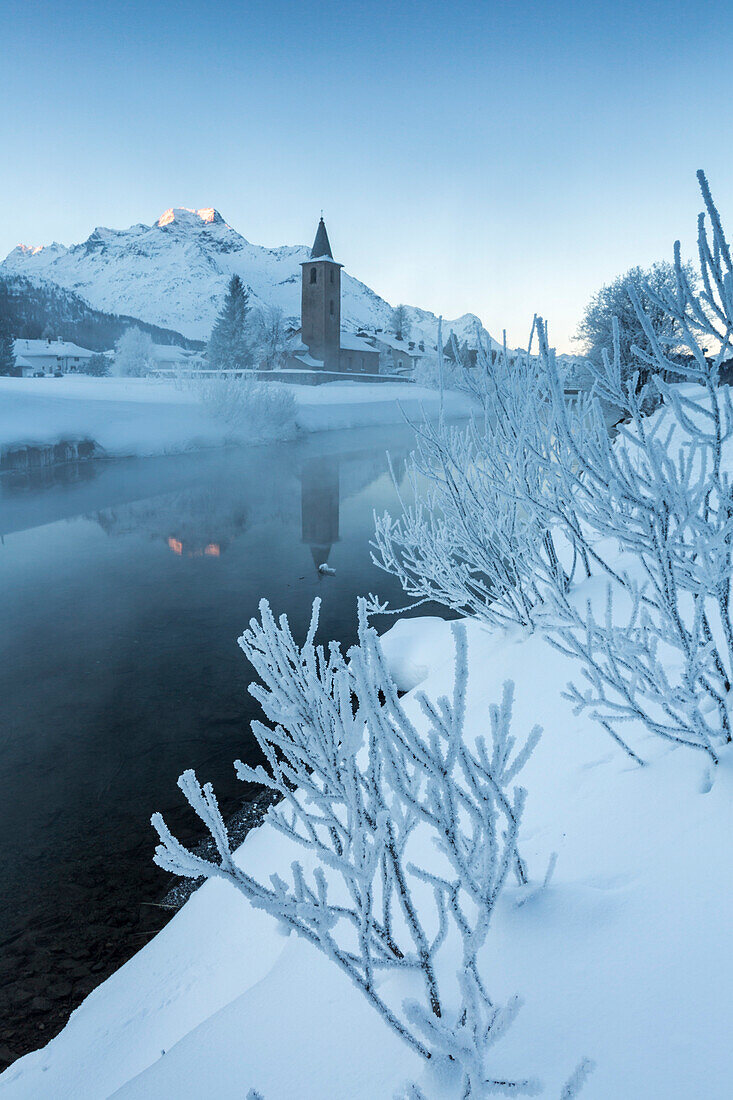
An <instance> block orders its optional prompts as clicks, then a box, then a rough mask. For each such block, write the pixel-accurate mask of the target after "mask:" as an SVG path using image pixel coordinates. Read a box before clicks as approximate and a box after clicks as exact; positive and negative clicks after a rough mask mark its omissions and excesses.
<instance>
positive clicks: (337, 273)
mask: <svg viewBox="0 0 733 1100" xmlns="http://www.w3.org/2000/svg"><path fill="white" fill-rule="evenodd" d="M300 266H301V269H302V273H303V281H302V293H301V299H300V320H301V339H302V341H303V343H304V344H305V345H306V346H307V348H308V351H309V352H310V354H311V355H312V357H313V358H314V359H320V360H322V362H323V367H324V370H333V371H337V370H339V368H340V357H341V268H342V267H343V264H338V263H336V261H335V260H334V258H333V253H332V252H331V245H330V243H329V240H328V233H327V232H326V226H325V224H324V222H323V218H321V220H320V222H319V223H318V231H317V232H316V239H315V241H314V242H313V248H312V249H311V255H310V259H309V260H304V261H303V263H301V265H300Z"/></svg>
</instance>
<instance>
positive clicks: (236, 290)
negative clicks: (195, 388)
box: [206, 275, 252, 370]
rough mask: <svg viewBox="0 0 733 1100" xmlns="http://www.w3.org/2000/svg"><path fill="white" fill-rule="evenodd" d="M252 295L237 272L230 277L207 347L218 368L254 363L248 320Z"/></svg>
mask: <svg viewBox="0 0 733 1100" xmlns="http://www.w3.org/2000/svg"><path fill="white" fill-rule="evenodd" d="M248 314H249V294H248V292H247V290H246V289H245V287H244V286H243V284H242V280H241V279H240V278H239V276H238V275H232V277H231V279H230V280H229V287H228V289H227V295H226V298H225V299H224V305H223V307H222V310H221V313H220V314H219V316H218V317H217V319H216V321H215V322H214V327H213V329H212V331H211V337H210V339H209V344H208V347H207V349H206V354H207V358H208V360H209V365H210V366H212V367H215V368H216V369H218V370H225V369H227V368H235V369H240V370H241V369H246V368H248V367H251V366H252V349H251V347H250V340H249V334H248V331H247V321H248Z"/></svg>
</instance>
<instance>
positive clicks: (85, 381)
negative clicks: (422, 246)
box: [0, 375, 472, 458]
mask: <svg viewBox="0 0 733 1100" xmlns="http://www.w3.org/2000/svg"><path fill="white" fill-rule="evenodd" d="M286 388H287V389H289V390H292V392H293V396H294V399H295V403H296V415H295V431H296V433H298V434H299V433H312V432H320V431H332V430H338V429H344V428H360V427H369V426H372V425H389V424H400V423H402V422H403V421H404V418H405V416H408V417H410V418H416V419H422V418H423V416H427V417H430V418H433V417H437V416H438V415H439V412H440V396H439V394H438V393H437V391H435V390H431V389H426V388H423V387H418V386H414V385H412V384H411V383H408V382H404V383H368V382H364V383H359V382H354V383H350V382H331V383H327V384H326V385H324V386H313V387H311V386H291V387H286ZM471 408H472V406H471V402H470V400H469V398H467V397H466V396H464V395H463V394H459V393H455V392H447V393H446V394H445V402H444V411H445V414H446V415H447V416H451V417H462V416H468V415H470V413H471ZM69 440H74V441H76V440H93V441H94V443H95V444H96V445H97V447H98V448H99V449H101V453H102V454H103V455H106V456H108V457H115V458H117V457H128V456H131V455H139V456H148V455H159V454H172V453H177V452H182V451H191V450H201V449H205V448H208V447H221V446H226V445H232V444H238V445H242V444H244V445H249V444H253V443H261V442H272V439H267V438H266V437H265V438H263V437H262V436H261V435H258V434H257V432H256V430H254V431H253V429H252V428H251V427H250V426H249V425H247V424H245V425H242V426H239V427H236V428H233V427H231V426H230V425H228V424H226V423H224V422H223V421H220V420H218V419H217V418H215V417H214V416H213V415H212V414H211V413H210V412H209V411H208V410H207V409H206V408H205V407H204V406H203V405H202V404H201V402H200V401H199V399H198V395H197V394H196V393H195V392H193V391H192V390H191V389H185V388H182V387H179V386H177V385H176V384H175V383H173V382H169V381H161V380H155V379H146V378H142V379H139V378H124V379H123V378H88V377H80V376H76V377H75V376H70V375H67V376H65V377H64V378H0V454H2V453H3V452H7V451H10V450H18V449H21V448H24V447H43V446H49V445H54V444H57V443H61V442H66V441H69Z"/></svg>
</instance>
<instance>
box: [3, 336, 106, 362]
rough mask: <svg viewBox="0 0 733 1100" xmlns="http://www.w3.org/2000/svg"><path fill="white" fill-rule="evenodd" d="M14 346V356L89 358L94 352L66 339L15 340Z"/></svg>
mask: <svg viewBox="0 0 733 1100" xmlns="http://www.w3.org/2000/svg"><path fill="white" fill-rule="evenodd" d="M14 347H15V354H16V356H18V355H22V356H29V355H30V356H41V355H43V356H47V355H55V356H56V358H58V359H66V358H68V357H70V356H74V357H76V358H79V359H91V357H92V356H93V355H95V354H96V352H93V351H90V350H89V348H80V347H79V345H78V344H72V343H70V342H69V341H68V340H15V341H14Z"/></svg>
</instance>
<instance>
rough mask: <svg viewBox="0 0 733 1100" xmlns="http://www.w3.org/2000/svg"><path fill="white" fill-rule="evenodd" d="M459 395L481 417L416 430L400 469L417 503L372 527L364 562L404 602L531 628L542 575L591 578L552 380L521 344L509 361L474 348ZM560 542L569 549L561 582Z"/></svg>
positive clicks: (506, 355) (507, 356) (565, 580)
mask: <svg viewBox="0 0 733 1100" xmlns="http://www.w3.org/2000/svg"><path fill="white" fill-rule="evenodd" d="M463 387H464V388H466V389H468V390H469V391H470V392H471V394H472V395H473V397H474V398H475V399H476V401H477V402H478V404H479V405H480V406H481V409H482V416H481V417H478V418H476V419H475V420H474V421H473V422H472V423H470V424H469V425H468V426H467V427H451V426H450V425H447V424H445V423H443V422H438V423H437V424H425V425H423V426H421V427H420V429H419V431H418V444H417V448H416V450H415V452H414V453H413V455H412V457H411V461H410V464H409V467H408V470H409V473H410V476H411V481H412V486H413V490H414V495H415V502H414V504H407V503H403V513H402V515H401V516H400V517H398V518H397V519H394V518H393V517H391V516H390V515H389V514H387V513H385V514H384V515H383V516H381V517H379V518H377V519H376V530H375V538H374V542H373V546H374V551H375V553H374V554H373V560H374V561H375V564H376V565H378V566H379V567H380V568H382V569H384V570H386V571H387V572H389V573H392V574H394V575H395V576H397V577H398V578H399V580H400V581H401V583H402V586H403V588H404V589H405V591H406V592H407V594H408V595H410V596H412V597H417V598H425V599H432V600H437V601H438V602H440V603H443V604H445V605H447V606H448V607H451V608H453V609H454V610H456V611H460V612H461V613H463V614H470V615H472V616H474V617H476V618H479V619H482V620H483V621H485V622H488V623H491V624H494V625H496V624H506V623H516V624H518V625H520V626H524V627H531V626H532V625H533V624H534V620H535V617H536V609H537V607H538V605H540V604H541V585H542V582H543V581H544V580H545V579H546V578H547V577H548V576H549V577H550V579H551V580H553V581H554V580H555V579H558V580H559V583H561V584H562V585H563V586H567V584H568V583H569V580H570V576H571V575H572V574H573V573H574V571H575V568H576V566H577V564H578V562H579V560H581V561H582V562H583V564H584V566H585V572H586V573H587V572H588V571H589V565H588V561H587V550H586V547H585V543H584V540H583V538H582V534H581V531H580V527H579V520H578V517H577V514H576V511H575V508H574V504H573V495H572V491H571V489H570V487H569V485H568V478H567V473H566V469H565V467H566V464H567V462H568V461H569V455H568V450H567V447H566V446H564V445H563V443H562V441H561V440H560V439H559V437H558V434H557V432H556V431H555V426H554V410H553V405H552V401H551V397H550V382H549V379H548V378H547V375H546V373H545V372H544V370H543V367H542V362H541V360H540V359H539V358H538V357H537V356H536V355H532V354H531V345H530V349H529V350H528V351H527V352H525V353H515V354H512V355H510V354H509V352H508V351H507V349H506V347H505V348H503V349H502V350H501V351H500V352H495V353H491V352H489V351H488V350H487V349H486V348H484V347H483V346H481V345H480V346H479V351H478V359H477V365H476V367H475V368H474V369H472V370H471V371H470V372H469V371H465V372H464V380H463ZM424 482H427V486H428V487H427V490H423V491H418V489H417V486H418V485H419V484H422V483H424ZM558 536H559V538H560V541H561V544H562V546H563V547H564V548H567V547H570V548H571V554H570V558H569V564H568V569H569V574H568V573H566V571H565V569H564V568H563V566H562V565H561V562H560V558H559V555H558V549H557V545H556V543H557V540H558ZM566 557H567V555H566ZM373 609H374V610H376V608H373Z"/></svg>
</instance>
